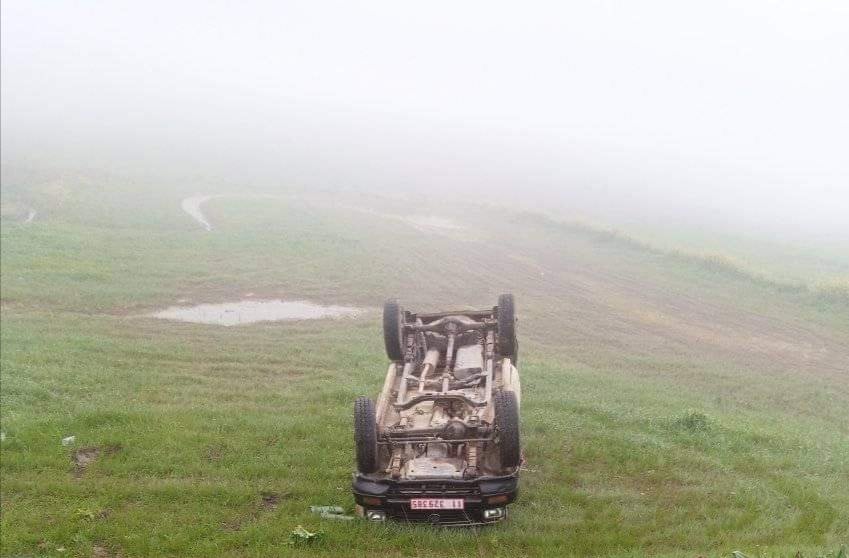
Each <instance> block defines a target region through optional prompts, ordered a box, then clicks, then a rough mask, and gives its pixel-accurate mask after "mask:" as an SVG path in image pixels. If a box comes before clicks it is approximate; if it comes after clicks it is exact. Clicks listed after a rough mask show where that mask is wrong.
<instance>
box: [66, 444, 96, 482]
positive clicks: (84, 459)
mask: <svg viewBox="0 0 849 558" xmlns="http://www.w3.org/2000/svg"><path fill="white" fill-rule="evenodd" d="M98 457H100V448H97V447H88V448H80V449H78V450H76V451H74V453H72V454H71V461H73V462H74V476H75V477H77V478H80V477H81V476H83V473H85V470H86V469H87V468H88V466H89V465H91V464H92V463H94V462H95V461H97V458H98Z"/></svg>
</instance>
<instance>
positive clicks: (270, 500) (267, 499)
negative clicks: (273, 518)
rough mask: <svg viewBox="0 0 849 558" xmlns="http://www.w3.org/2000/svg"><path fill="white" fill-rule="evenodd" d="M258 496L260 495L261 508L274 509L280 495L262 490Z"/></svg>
mask: <svg viewBox="0 0 849 558" xmlns="http://www.w3.org/2000/svg"><path fill="white" fill-rule="evenodd" d="M260 496H261V497H262V509H264V510H265V511H271V510H276V509H277V506H278V505H279V504H280V495H279V494H277V493H276V492H271V491H267V490H266V491H263V492H262V493H261V494H260Z"/></svg>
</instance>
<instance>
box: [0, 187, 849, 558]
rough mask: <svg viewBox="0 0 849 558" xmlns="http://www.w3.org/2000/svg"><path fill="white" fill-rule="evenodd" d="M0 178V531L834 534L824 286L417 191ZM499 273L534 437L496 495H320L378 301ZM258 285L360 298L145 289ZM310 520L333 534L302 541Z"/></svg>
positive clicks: (845, 503)
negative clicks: (192, 320) (478, 498)
mask: <svg viewBox="0 0 849 558" xmlns="http://www.w3.org/2000/svg"><path fill="white" fill-rule="evenodd" d="M3 188H4V190H3V203H4V204H5V205H6V206H7V207H10V208H12V209H10V210H8V211H4V215H3V220H2V223H1V224H2V262H1V263H2V293H1V294H2V389H1V390H0V403H1V404H2V432H3V441H2V446H0V450H2V454H0V459H2V462H0V473H2V488H1V489H0V490H1V491H0V503H1V504H2V548H1V549H0V550H2V555H3V556H30V555H36V556H42V555H43V556H97V557H105V556H156V555H172V556H288V555H291V556H300V555H304V554H306V553H309V554H311V555H312V554H315V555H328V556H335V557H344V556H363V555H365V554H366V553H372V554H373V555H375V556H422V557H425V556H487V557H489V556H511V557H516V556H561V555H562V556H646V555H650V556H699V555H704V556H720V555H729V554H730V553H731V552H732V551H735V550H739V551H741V552H744V553H746V554H747V555H748V556H787V557H790V556H793V555H794V554H795V553H796V552H799V551H800V552H802V553H803V555H804V556H820V555H823V556H825V555H836V554H837V552H838V550H839V549H840V547H841V546H842V545H845V544H847V543H849V411H847V409H849V304H847V303H846V301H845V300H843V299H841V298H840V297H822V296H818V294H817V293H816V292H812V291H807V290H792V289H786V288H782V287H781V285H777V284H771V283H769V282H764V281H758V280H753V279H752V278H751V277H748V276H747V275H745V274H739V273H733V272H729V270H728V269H726V268H724V267H722V266H719V267H717V266H713V265H710V262H707V263H706V262H705V261H700V260H698V259H695V258H682V257H680V256H676V255H674V254H669V253H665V252H662V251H652V250H645V249H643V248H642V247H641V246H638V245H634V244H633V243H629V242H623V241H621V240H619V239H617V238H611V237H605V236H604V235H598V234H590V233H587V232H586V231H581V230H579V229H576V228H575V227H570V226H561V225H560V224H558V223H557V222H554V221H551V220H548V219H537V218H535V217H534V216H533V215H528V214H512V213H510V212H506V211H498V210H495V209H491V208H489V209H483V208H476V207H473V206H472V207H464V208H463V209H453V210H452V209H451V208H445V207H443V205H442V204H437V203H433V205H430V206H427V205H425V206H423V207H420V206H419V204H420V203H422V202H421V200H418V199H415V198H414V201H411V200H400V199H392V198H381V197H370V196H357V195H354V194H350V193H349V194H339V195H331V194H328V193H325V194H320V193H312V194H310V195H305V194H303V193H299V192H297V191H290V192H288V193H287V194H285V195H282V196H280V197H277V198H261V199H243V198H222V199H213V200H211V201H209V202H207V204H206V205H205V206H204V212H205V213H206V215H207V216H208V218H209V220H210V221H211V222H212V223H213V224H214V230H212V231H211V232H207V231H205V230H203V228H201V227H200V226H199V225H198V224H197V223H196V222H194V221H192V220H191V219H190V218H189V216H188V215H186V214H185V213H183V212H182V211H181V210H180V201H181V199H182V198H183V197H185V196H188V195H191V194H193V193H196V192H197V191H198V190H200V191H203V190H202V187H199V186H197V185H188V186H176V187H173V188H171V187H166V186H162V187H159V188H153V189H151V188H147V187H145V186H144V185H142V184H127V185H120V184H110V186H109V187H108V188H104V186H103V183H100V182H97V181H95V180H84V179H66V180H64V181H58V182H57V181H51V182H36V183H33V184H29V183H27V182H26V181H18V182H15V183H8V182H7V183H4V185H3ZM217 190H219V191H220V190H221V188H218V189H217ZM231 191H232V189H231ZM26 207H34V208H36V209H37V210H38V213H37V217H36V218H35V219H34V220H33V221H32V222H31V223H28V224H24V223H23V222H22V220H21V218H20V215H21V214H22V213H23V212H24V210H23V209H22V208H26ZM410 207H420V209H418V210H417V211H418V212H419V213H420V214H422V215H440V216H443V217H446V218H449V219H454V220H459V219H461V218H462V219H464V220H465V222H466V228H464V229H461V230H451V229H446V230H432V231H429V230H418V229H417V228H415V227H414V226H412V225H411V224H409V223H406V222H404V221H403V220H402V219H400V218H397V216H400V215H404V213H405V212H406V211H409V208H410ZM502 292H513V293H515V295H516V298H517V302H518V304H519V307H518V308H519V316H520V328H521V329H520V335H521V347H522V378H523V404H522V411H523V416H522V419H523V441H524V445H525V453H526V457H527V466H526V470H524V471H523V473H522V480H521V496H520V500H519V501H518V502H517V503H516V504H515V505H514V506H513V507H512V509H511V513H512V515H511V517H510V519H509V521H508V522H505V523H503V524H501V525H499V526H496V527H493V528H488V529H485V530H481V531H466V530H464V531H444V530H432V529H427V528H410V527H405V526H398V525H386V526H383V525H371V524H365V523H361V522H359V521H357V522H350V523H344V522H334V521H330V520H322V519H320V518H318V517H317V516H315V515H312V514H311V513H310V511H309V509H308V508H309V506H310V505H315V504H330V505H341V506H344V507H346V508H347V509H349V510H351V509H352V507H353V506H352V500H351V497H350V493H349V483H350V475H351V472H352V469H353V448H352V445H353V442H352V405H353V400H354V398H355V397H356V396H357V395H361V394H366V395H371V396H374V395H376V394H377V392H378V390H379V388H380V385H381V383H382V380H383V374H384V371H385V356H384V354H383V347H382V338H381V333H380V324H379V313H378V308H379V306H380V305H381V304H382V301H383V300H384V299H385V298H388V297H391V296H398V297H399V298H400V299H401V300H402V302H403V303H404V304H405V305H406V306H408V307H411V308H416V309H439V308H441V307H445V306H458V305H468V306H490V305H492V304H494V303H495V300H496V297H497V295H498V294H500V293H502ZM248 293H252V295H251V296H252V297H254V298H258V299H260V298H286V299H294V300H300V299H309V300H312V301H316V302H321V303H328V304H342V305H351V306H360V307H363V308H365V309H366V310H365V312H364V313H363V314H362V315H361V316H360V317H358V318H354V319H340V320H317V321H302V322H275V323H261V324H255V325H246V326H239V327H230V328H224V327H220V326H210V325H197V324H187V323H174V322H167V321H161V320H156V319H153V318H150V317H146V314H149V313H150V312H152V311H154V310H156V309H159V308H161V307H163V306H168V305H172V304H176V302H177V301H178V300H184V301H190V302H192V303H198V302H222V301H229V300H238V299H241V298H243V297H244V296H246V295H247V294H248ZM72 435H73V436H75V438H76V440H75V443H74V444H73V445H70V446H63V445H62V444H61V440H62V438H64V437H67V436H72ZM298 525H302V526H304V527H305V528H307V529H308V530H311V531H320V532H321V533H322V536H321V538H320V539H318V540H317V541H315V542H312V543H294V544H293V543H292V542H291V540H290V533H291V532H292V530H293V529H295V528H296V527H297V526H298Z"/></svg>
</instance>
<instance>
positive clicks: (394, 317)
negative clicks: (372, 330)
mask: <svg viewBox="0 0 849 558" xmlns="http://www.w3.org/2000/svg"><path fill="white" fill-rule="evenodd" d="M383 342H384V344H385V345H386V356H388V357H389V360H391V361H393V362H400V361H402V360H404V310H403V309H402V308H401V305H400V304H398V301H397V300H395V299H392V300H387V301H386V303H385V304H384V305H383Z"/></svg>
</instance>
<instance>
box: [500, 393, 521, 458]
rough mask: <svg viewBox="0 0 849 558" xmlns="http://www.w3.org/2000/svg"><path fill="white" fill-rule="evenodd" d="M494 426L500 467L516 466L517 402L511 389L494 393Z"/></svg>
mask: <svg viewBox="0 0 849 558" xmlns="http://www.w3.org/2000/svg"><path fill="white" fill-rule="evenodd" d="M494 402H495V426H496V428H497V429H498V445H499V449H500V455H501V466H502V467H508V468H512V467H516V466H517V465H519V462H520V461H521V456H522V451H521V445H520V440H519V403H518V401H516V394H515V393H513V392H512V391H499V392H496V393H495V397H494Z"/></svg>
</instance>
